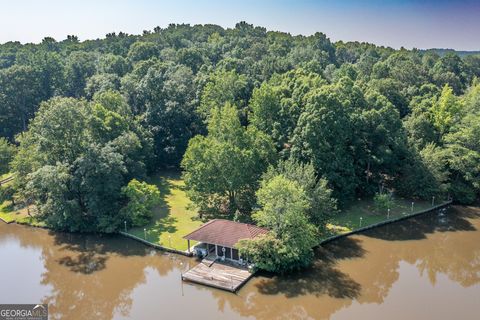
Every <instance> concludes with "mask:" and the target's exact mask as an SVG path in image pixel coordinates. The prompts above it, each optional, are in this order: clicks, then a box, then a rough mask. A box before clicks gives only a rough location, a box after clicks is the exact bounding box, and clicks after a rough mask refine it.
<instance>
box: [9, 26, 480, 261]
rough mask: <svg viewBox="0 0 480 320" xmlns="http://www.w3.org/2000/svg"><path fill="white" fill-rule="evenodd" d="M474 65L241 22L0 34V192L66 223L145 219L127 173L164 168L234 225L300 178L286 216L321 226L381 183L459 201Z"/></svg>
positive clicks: (469, 161) (468, 162)
mask: <svg viewBox="0 0 480 320" xmlns="http://www.w3.org/2000/svg"><path fill="white" fill-rule="evenodd" d="M479 76H480V55H465V56H462V57H460V56H458V55H457V54H455V53H454V52H447V53H446V54H442V55H441V56H440V55H438V54H437V53H436V52H435V51H419V50H405V49H401V50H394V49H391V48H385V47H378V46H375V45H372V44H368V43H358V42H348V43H344V42H336V43H332V42H331V41H330V40H329V39H328V38H327V37H326V36H325V35H324V34H322V33H316V34H314V35H312V36H308V37H307V36H292V35H290V34H286V33H281V32H272V31H267V30H266V29H265V28H261V27H254V26H252V25H249V24H247V23H244V22H241V23H238V24H237V25H236V26H235V28H233V29H224V28H222V27H219V26H215V25H196V26H190V25H170V26H169V27H168V28H165V29H162V28H158V27H157V28H155V29H154V30H153V31H145V32H144V33H143V35H128V34H124V33H119V34H115V33H111V34H108V35H107V36H106V38H104V39H98V40H88V41H83V42H80V41H79V40H78V38H77V37H75V36H69V37H68V39H66V40H63V41H60V42H57V41H55V40H54V39H52V38H45V39H44V40H43V41H42V42H41V43H40V44H26V45H21V44H20V43H16V42H10V43H6V44H3V45H0V135H1V136H2V137H4V139H0V152H1V158H0V159H1V162H2V163H0V168H1V169H2V172H0V173H5V172H7V171H12V172H15V175H16V179H15V187H14V189H15V190H13V191H9V192H8V194H9V195H10V196H12V195H13V194H16V197H17V198H16V199H17V200H21V201H23V202H25V203H35V205H36V207H37V208H38V210H39V216H40V217H42V218H43V219H44V220H45V221H47V223H49V224H50V225H52V226H54V227H56V228H59V229H65V230H80V231H92V230H100V231H107V232H110V231H114V230H117V229H118V228H120V227H121V225H122V224H123V221H125V220H128V221H131V222H132V223H134V221H137V223H141V222H142V221H146V219H148V214H147V213H146V212H147V211H148V210H144V209H145V208H143V207H142V203H150V202H152V201H146V200H145V199H146V198H144V197H143V196H145V197H147V195H155V194H156V193H157V192H156V190H151V189H149V187H148V185H141V183H140V182H138V181H137V180H136V179H138V180H144V179H145V178H146V177H147V176H148V175H149V173H151V172H153V171H155V170H157V169H159V168H166V167H178V168H180V167H181V168H182V169H183V170H184V175H185V179H186V184H187V189H188V192H189V195H190V197H191V198H192V200H193V201H194V203H195V204H196V205H197V206H198V207H199V208H200V212H201V213H202V214H212V215H219V214H224V215H230V216H231V217H236V218H237V219H239V220H250V219H252V217H251V212H252V211H258V209H259V208H263V211H262V212H263V213H265V215H267V216H268V214H272V212H273V211H274V210H273V209H272V210H273V211H272V210H270V211H269V209H268V207H269V205H268V204H267V203H266V202H268V201H281V200H280V199H282V198H281V197H279V196H278V194H277V195H276V196H273V195H272V196H271V197H269V196H267V195H266V194H265V193H269V192H273V193H276V192H279V193H280V194H282V192H287V191H288V190H290V191H291V192H293V193H295V192H296V191H295V190H296V189H298V188H300V189H302V192H303V193H304V194H303V195H298V196H297V199H293V200H292V201H294V203H293V204H291V205H292V207H291V208H289V209H288V210H287V211H286V212H290V211H292V210H293V211H295V208H297V209H298V208H299V209H298V210H300V211H301V212H304V213H305V217H306V218H305V219H304V221H303V222H308V223H311V224H313V225H315V226H316V227H317V228H320V229H321V227H322V225H324V223H325V221H326V217H328V216H329V215H330V214H333V212H334V211H335V208H336V207H337V206H339V207H342V206H345V205H347V204H348V202H349V201H351V200H352V199H355V198H357V197H368V196H373V195H374V194H376V193H377V194H378V193H382V192H387V191H395V192H396V193H397V194H400V195H404V196H408V197H414V198H424V199H428V198H431V197H432V196H439V195H443V196H448V195H449V196H451V197H453V199H454V200H455V201H458V202H461V203H471V202H473V201H475V200H476V198H477V197H478V194H479V190H480V144H479V143H478V141H479V138H480V84H479V83H478V81H477V80H476V79H477V78H478V77H479ZM7 164H8V165H7ZM285 180H287V182H285ZM131 181H134V182H132V184H130V189H128V188H127V185H128V184H129V182H131ZM135 181H136V182H135ZM307 183H308V184H307ZM282 184H283V186H281V185H282ZM262 186H263V187H264V188H266V190H267V191H265V190H263V191H262V188H261V187H262ZM277 187H278V188H279V189H275V188H277ZM259 189H260V190H259ZM132 190H134V191H135V192H133V191H132ZM268 190H270V191H268ZM285 190H287V191H285ZM292 190H293V191H292ZM259 192H260V193H259ZM132 199H136V201H137V205H134V204H132V203H131V201H132ZM144 200H145V201H144ZM295 201H296V202H295ZM139 206H140V207H142V210H133V209H132V208H137V209H138V207H139ZM265 208H267V209H265ZM315 208H316V209H315ZM134 211H135V212H139V211H141V212H142V214H143V216H140V217H138V216H137V217H132V216H131V215H132V212H134ZM293 211H292V212H293ZM318 212H321V213H322V214H324V216H322V215H320V216H318V215H317V214H318ZM257 218H258V219H257V222H258V223H260V224H263V225H268V223H265V217H263V218H259V217H258V215H257ZM267 220H268V219H267ZM262 221H263V222H262ZM277 222H278V221H277ZM303 222H302V223H303ZM270 227H272V229H277V230H278V234H286V233H285V230H284V229H283V227H280V226H273V225H271V226H270ZM296 228H297V230H298V231H301V230H302V225H301V224H300V225H297V226H296ZM291 238H292V239H293V238H295V236H294V235H292V236H291ZM277 240H278V239H277ZM272 241H273V240H272ZM252 254H254V253H252Z"/></svg>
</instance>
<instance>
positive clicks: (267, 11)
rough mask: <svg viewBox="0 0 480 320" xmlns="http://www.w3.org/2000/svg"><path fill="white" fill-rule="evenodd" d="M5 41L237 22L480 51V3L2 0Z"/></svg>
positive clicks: (0, 31)
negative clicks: (173, 24) (186, 24)
mask: <svg viewBox="0 0 480 320" xmlns="http://www.w3.org/2000/svg"><path fill="white" fill-rule="evenodd" d="M0 2H1V3H0V4H1V8H2V10H1V11H0V43H4V42H6V41H12V40H17V41H21V42H39V41H41V39H42V38H43V37H45V36H52V37H54V38H55V39H57V40H62V39H65V38H66V36H67V35H68V34H75V35H77V36H79V38H80V39H81V40H85V39H92V38H101V37H104V36H105V34H106V33H108V32H112V31H115V32H119V31H124V32H127V33H134V34H138V33H141V32H142V31H143V30H145V29H146V30H151V29H153V28H154V27H155V26H161V27H165V26H167V25H168V24H169V23H190V24H198V23H202V24H203V23H214V24H219V25H221V26H224V27H233V26H234V25H235V23H236V22H238V21H242V20H244V21H247V22H249V23H253V24H255V25H261V26H264V27H266V28H267V29H269V30H279V31H285V32H290V33H292V34H305V35H308V34H312V33H314V32H316V31H321V32H324V33H326V34H327V36H328V37H330V38H331V39H332V40H335V41H336V40H344V41H351V40H353V41H354V40H358V41H367V42H373V43H375V44H378V45H386V46H392V47H395V48H399V47H401V46H404V47H406V48H412V47H416V48H432V47H442V48H454V49H457V50H480V18H479V17H480V0H476V1H471V0H464V1H449V0H437V1H433V0H420V1H413V0H406V1H399V0H383V1H381V0H364V1H361V0H358V1H353V0H347V1H338V0H337V1H334V0H297V1H287V0H277V1H273V0H263V1H262V0H257V1H252V0H237V1H229V0H223V1H221V0H214V1H203V0H196V1H195V0H188V1H187V0H172V1H153V0H135V1H133V0H82V1H78V0H77V1H73V0H43V1H39V0H0Z"/></svg>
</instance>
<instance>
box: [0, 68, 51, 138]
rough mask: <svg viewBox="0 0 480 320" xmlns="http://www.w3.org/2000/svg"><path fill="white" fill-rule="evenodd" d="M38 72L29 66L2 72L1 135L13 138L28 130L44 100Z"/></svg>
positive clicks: (0, 78) (0, 101) (0, 97)
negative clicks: (40, 103)
mask: <svg viewBox="0 0 480 320" xmlns="http://www.w3.org/2000/svg"><path fill="white" fill-rule="evenodd" d="M42 98H43V97H42V94H41V86H40V82H39V75H38V73H37V71H36V70H35V69H34V68H32V67H29V66H22V65H14V66H12V67H10V68H7V69H1V70H0V135H1V136H3V137H7V138H9V139H10V140H13V137H14V136H15V135H16V134H17V133H19V132H21V131H25V130H26V129H27V125H28V123H29V121H30V119H31V118H32V117H33V115H34V113H35V111H36V110H37V106H38V103H39V102H40V101H41V100H42Z"/></svg>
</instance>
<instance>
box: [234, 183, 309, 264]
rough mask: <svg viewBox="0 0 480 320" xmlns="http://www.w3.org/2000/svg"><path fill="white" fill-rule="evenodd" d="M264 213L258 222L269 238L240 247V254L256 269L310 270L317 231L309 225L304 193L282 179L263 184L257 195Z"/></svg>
mask: <svg viewBox="0 0 480 320" xmlns="http://www.w3.org/2000/svg"><path fill="white" fill-rule="evenodd" d="M257 198H258V203H259V205H260V206H261V209H260V210H259V211H257V212H255V213H254V214H253V218H254V219H255V221H256V222H257V223H258V224H259V225H260V226H262V227H265V228H268V229H269V230H270V232H269V234H267V235H266V236H263V237H259V238H255V239H253V240H242V241H240V242H239V244H238V248H239V250H240V254H241V255H242V256H246V257H248V258H249V259H251V260H252V261H255V264H256V267H257V268H260V269H263V270H267V271H272V272H286V271H289V270H293V269H299V268H302V267H305V266H308V265H309V264H310V262H311V261H312V259H313V249H312V248H313V246H315V245H316V244H317V243H316V239H315V235H316V230H315V227H313V225H311V224H310V223H309V221H308V217H307V210H308V209H309V201H308V198H307V195H306V194H305V191H304V190H303V189H302V188H301V187H300V186H299V185H298V184H297V183H296V182H293V181H291V180H289V179H287V178H285V177H284V176H282V175H277V176H275V177H273V178H271V179H270V180H267V181H265V180H263V181H262V185H261V188H260V189H259V190H258V191H257Z"/></svg>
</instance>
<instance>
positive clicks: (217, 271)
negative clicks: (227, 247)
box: [182, 259, 253, 292]
mask: <svg viewBox="0 0 480 320" xmlns="http://www.w3.org/2000/svg"><path fill="white" fill-rule="evenodd" d="M252 276H253V274H252V273H250V271H249V270H248V269H247V268H245V267H243V266H240V265H237V264H234V263H229V262H220V261H214V262H213V263H212V261H211V260H206V259H204V260H202V262H201V263H199V264H198V265H196V266H195V267H193V268H192V269H190V270H188V271H187V272H186V273H184V274H182V280H186V281H190V282H195V283H199V284H203V285H206V286H210V287H213V288H217V289H222V290H227V291H231V292H236V291H237V290H238V289H239V288H240V287H241V286H242V285H243V284H245V283H246V282H247V281H248V279H250V277H252Z"/></svg>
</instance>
